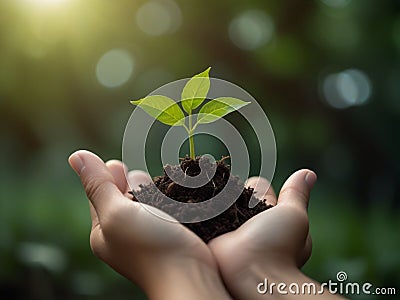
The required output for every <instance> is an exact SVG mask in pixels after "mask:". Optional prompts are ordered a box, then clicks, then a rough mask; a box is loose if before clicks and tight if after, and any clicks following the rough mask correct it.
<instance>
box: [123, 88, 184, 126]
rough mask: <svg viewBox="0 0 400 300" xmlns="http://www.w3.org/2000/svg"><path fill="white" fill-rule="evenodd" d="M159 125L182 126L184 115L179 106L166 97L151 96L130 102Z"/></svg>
mask: <svg viewBox="0 0 400 300" xmlns="http://www.w3.org/2000/svg"><path fill="white" fill-rule="evenodd" d="M131 103H132V104H133V105H137V106H139V107H140V108H142V109H143V110H144V111H145V112H147V113H148V114H149V115H150V116H152V117H153V118H155V119H157V120H158V121H160V122H161V123H164V124H167V125H171V126H180V125H183V124H184V120H185V115H184V114H183V111H182V110H181V109H180V107H179V105H178V104H177V103H176V102H175V101H174V100H172V99H171V98H168V97H166V96H161V95H153V96H148V97H145V98H143V99H140V100H136V101H131Z"/></svg>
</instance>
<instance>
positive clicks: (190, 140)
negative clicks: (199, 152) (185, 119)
mask: <svg viewBox="0 0 400 300" xmlns="http://www.w3.org/2000/svg"><path fill="white" fill-rule="evenodd" d="M192 125H193V124H192V111H190V113H189V132H188V133H189V148H190V158H191V159H196V154H195V152H194V139H193V130H194V128H193V127H192Z"/></svg>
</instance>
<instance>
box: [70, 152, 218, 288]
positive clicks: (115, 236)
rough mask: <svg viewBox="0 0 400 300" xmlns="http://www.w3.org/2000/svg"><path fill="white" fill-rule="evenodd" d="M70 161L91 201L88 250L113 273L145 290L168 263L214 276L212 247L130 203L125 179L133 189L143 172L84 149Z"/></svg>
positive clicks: (144, 179) (142, 206) (142, 179)
mask: <svg viewBox="0 0 400 300" xmlns="http://www.w3.org/2000/svg"><path fill="white" fill-rule="evenodd" d="M69 163H70V165H71V167H72V168H73V169H74V170H75V171H76V173H77V174H78V175H79V176H80V178H81V181H82V185H83V187H84V189H85V192H86V194H87V197H88V198H89V200H90V201H89V204H90V212H91V219H92V229H91V234H90V245H91V248H92V251H93V252H94V254H95V255H96V256H98V257H99V258H100V259H102V260H103V261H104V262H106V263H107V264H108V265H110V266H111V267H112V268H113V269H115V270H116V271H117V272H119V273H120V274H122V275H123V276H125V277H127V278H128V279H130V280H131V281H133V282H135V283H136V284H138V285H139V286H141V287H142V288H143V289H145V290H146V289H148V288H149V282H151V281H152V282H153V283H154V281H155V280H156V279H157V278H162V277H163V276H167V275H168V274H167V270H169V269H171V268H170V267H171V265H173V266H174V267H175V268H178V267H179V266H182V267H184V268H185V267H186V268H187V267H188V265H189V264H190V263H200V264H203V265H205V266H207V268H210V269H213V270H215V271H216V272H217V264H216V262H215V259H214V257H213V255H212V253H211V251H210V249H209V248H208V247H207V245H206V244H204V243H203V242H202V240H201V239H200V238H199V237H197V236H196V235H195V234H194V233H193V232H191V231H190V230H189V229H187V228H186V227H184V226H183V225H181V224H179V223H177V222H171V221H167V220H165V219H163V218H160V217H159V216H157V215H156V214H154V213H151V212H149V210H156V209H155V208H152V207H149V206H146V205H145V204H142V203H139V202H135V201H132V200H131V199H130V198H131V196H130V195H129V194H127V192H128V183H127V180H126V177H128V178H129V181H130V186H131V187H133V188H135V187H138V186H139V184H145V183H147V182H149V180H151V179H150V177H149V176H148V175H146V174H145V173H144V172H140V171H139V172H138V171H133V172H131V173H129V174H127V176H125V175H126V168H125V167H124V165H123V164H122V163H121V162H120V161H115V160H113V161H109V162H107V163H104V162H103V161H102V160H101V159H100V158H99V157H97V156H96V155H94V154H93V153H90V152H88V151H83V150H81V151H77V152H75V153H74V154H72V155H71V156H70V158H69ZM158 213H159V214H163V213H162V212H161V211H158ZM164 271H165V273H163V272H164Z"/></svg>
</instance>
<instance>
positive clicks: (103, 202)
mask: <svg viewBox="0 0 400 300" xmlns="http://www.w3.org/2000/svg"><path fill="white" fill-rule="evenodd" d="M68 161H69V164H70V165H71V167H72V168H73V169H74V171H75V172H76V173H77V174H78V176H80V178H81V181H82V185H83V188H84V189H85V192H86V195H87V197H88V198H89V200H90V202H91V203H92V204H93V207H94V209H95V210H96V212H97V214H98V216H99V218H101V215H102V213H104V212H105V211H106V210H107V209H108V207H110V205H112V204H113V202H116V201H117V199H120V197H119V196H122V193H121V192H120V190H119V189H118V187H117V185H116V184H115V181H114V177H113V175H112V174H111V172H110V171H109V169H108V168H107V166H106V165H105V163H104V162H103V161H102V160H101V159H100V158H99V157H98V156H97V155H95V154H93V153H91V152H89V151H85V150H79V151H77V152H75V153H73V154H72V155H71V156H70V157H69V159H68Z"/></svg>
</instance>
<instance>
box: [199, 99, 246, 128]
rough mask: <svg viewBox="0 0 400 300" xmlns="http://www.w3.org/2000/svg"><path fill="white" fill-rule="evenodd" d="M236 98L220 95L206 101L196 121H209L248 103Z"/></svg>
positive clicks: (204, 122) (202, 122) (201, 122)
mask: <svg viewBox="0 0 400 300" xmlns="http://www.w3.org/2000/svg"><path fill="white" fill-rule="evenodd" d="M249 103H250V102H245V101H242V100H240V99H237V98H232V97H221V98H216V99H214V100H211V101H210V102H208V103H206V104H205V105H204V106H203V107H202V108H201V109H200V111H199V114H198V116H197V123H199V124H206V123H211V122H214V121H216V120H218V119H219V118H222V117H223V116H225V115H227V114H229V113H231V112H233V111H235V110H238V109H240V108H241V107H243V106H245V105H247V104H249Z"/></svg>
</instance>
